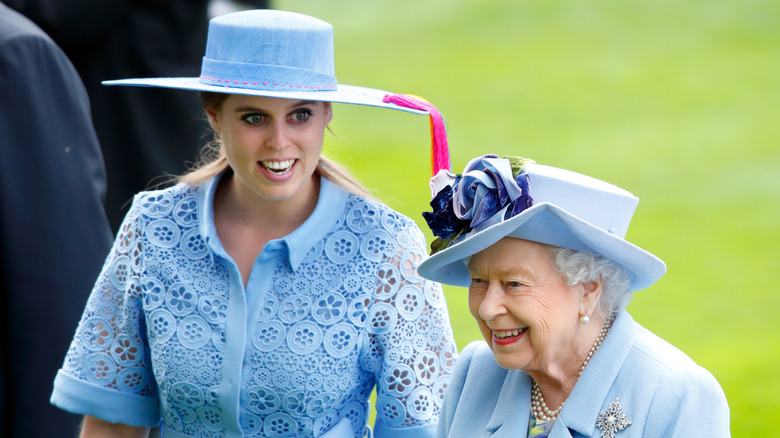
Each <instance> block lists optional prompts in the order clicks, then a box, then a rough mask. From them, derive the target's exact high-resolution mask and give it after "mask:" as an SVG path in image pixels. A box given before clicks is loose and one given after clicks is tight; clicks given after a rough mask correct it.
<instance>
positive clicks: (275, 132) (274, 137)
mask: <svg viewBox="0 0 780 438" xmlns="http://www.w3.org/2000/svg"><path fill="white" fill-rule="evenodd" d="M269 129H270V132H269V135H268V137H267V138H266V141H265V145H266V147H268V148H270V149H284V148H286V147H287V146H289V144H290V139H289V133H288V132H287V129H288V126H287V124H286V123H284V121H283V120H276V121H274V123H272V124H271V126H270V127H269Z"/></svg>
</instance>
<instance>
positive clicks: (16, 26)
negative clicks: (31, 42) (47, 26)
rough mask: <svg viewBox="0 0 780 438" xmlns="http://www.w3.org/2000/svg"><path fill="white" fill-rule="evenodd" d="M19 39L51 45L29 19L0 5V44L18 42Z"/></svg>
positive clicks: (46, 37)
mask: <svg viewBox="0 0 780 438" xmlns="http://www.w3.org/2000/svg"><path fill="white" fill-rule="evenodd" d="M19 38H22V39H26V38H32V39H38V40H43V41H45V42H47V43H51V39H50V38H49V37H48V36H47V35H46V34H45V33H44V32H43V31H42V30H41V29H40V28H39V27H38V26H37V25H36V24H35V23H33V22H32V21H31V20H30V19H28V18H27V17H25V16H24V15H22V14H20V13H19V12H17V11H15V10H13V9H11V8H10V7H8V6H6V5H4V4H2V3H0V44H4V43H6V42H8V41H18V40H19Z"/></svg>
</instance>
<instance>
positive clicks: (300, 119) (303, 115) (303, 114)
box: [290, 108, 311, 123]
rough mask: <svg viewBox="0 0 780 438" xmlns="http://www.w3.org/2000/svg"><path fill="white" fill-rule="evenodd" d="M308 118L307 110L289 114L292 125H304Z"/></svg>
mask: <svg viewBox="0 0 780 438" xmlns="http://www.w3.org/2000/svg"><path fill="white" fill-rule="evenodd" d="M309 117H311V110H310V109H308V108H300V109H297V110H295V111H293V113H292V114H290V119H291V120H292V122H294V123H306V122H307V121H308V120H309Z"/></svg>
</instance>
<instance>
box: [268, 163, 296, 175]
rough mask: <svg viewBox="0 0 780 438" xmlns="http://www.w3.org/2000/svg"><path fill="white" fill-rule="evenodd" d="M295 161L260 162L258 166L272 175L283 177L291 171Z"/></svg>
mask: <svg viewBox="0 0 780 438" xmlns="http://www.w3.org/2000/svg"><path fill="white" fill-rule="evenodd" d="M293 164H295V160H280V161H261V162H260V165H261V166H263V168H265V170H267V171H269V172H271V173H272V174H274V175H284V174H285V173H287V172H289V171H290V169H292V167H293Z"/></svg>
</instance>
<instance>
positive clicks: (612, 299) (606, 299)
mask: <svg viewBox="0 0 780 438" xmlns="http://www.w3.org/2000/svg"><path fill="white" fill-rule="evenodd" d="M552 255H553V267H554V268H555V270H556V271H558V272H559V273H560V274H561V275H562V276H563V278H564V280H566V283H567V284H569V285H570V286H573V285H575V284H578V283H587V282H590V281H598V280H599V278H601V280H602V284H601V298H600V299H599V303H598V308H597V310H598V312H599V314H600V315H601V317H602V318H604V319H605V320H606V319H608V318H610V317H612V316H613V315H614V314H615V313H617V312H618V311H620V310H622V309H624V308H625V307H626V305H628V302H629V301H631V298H632V296H633V294H632V293H631V289H630V287H631V276H630V275H629V273H628V271H626V269H624V268H623V267H622V266H620V265H619V264H617V263H615V262H613V261H612V260H610V259H608V258H606V257H604V256H602V255H597V254H593V253H591V252H590V251H585V250H579V251H578V250H573V249H567V248H558V247H555V248H553V249H552Z"/></svg>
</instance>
